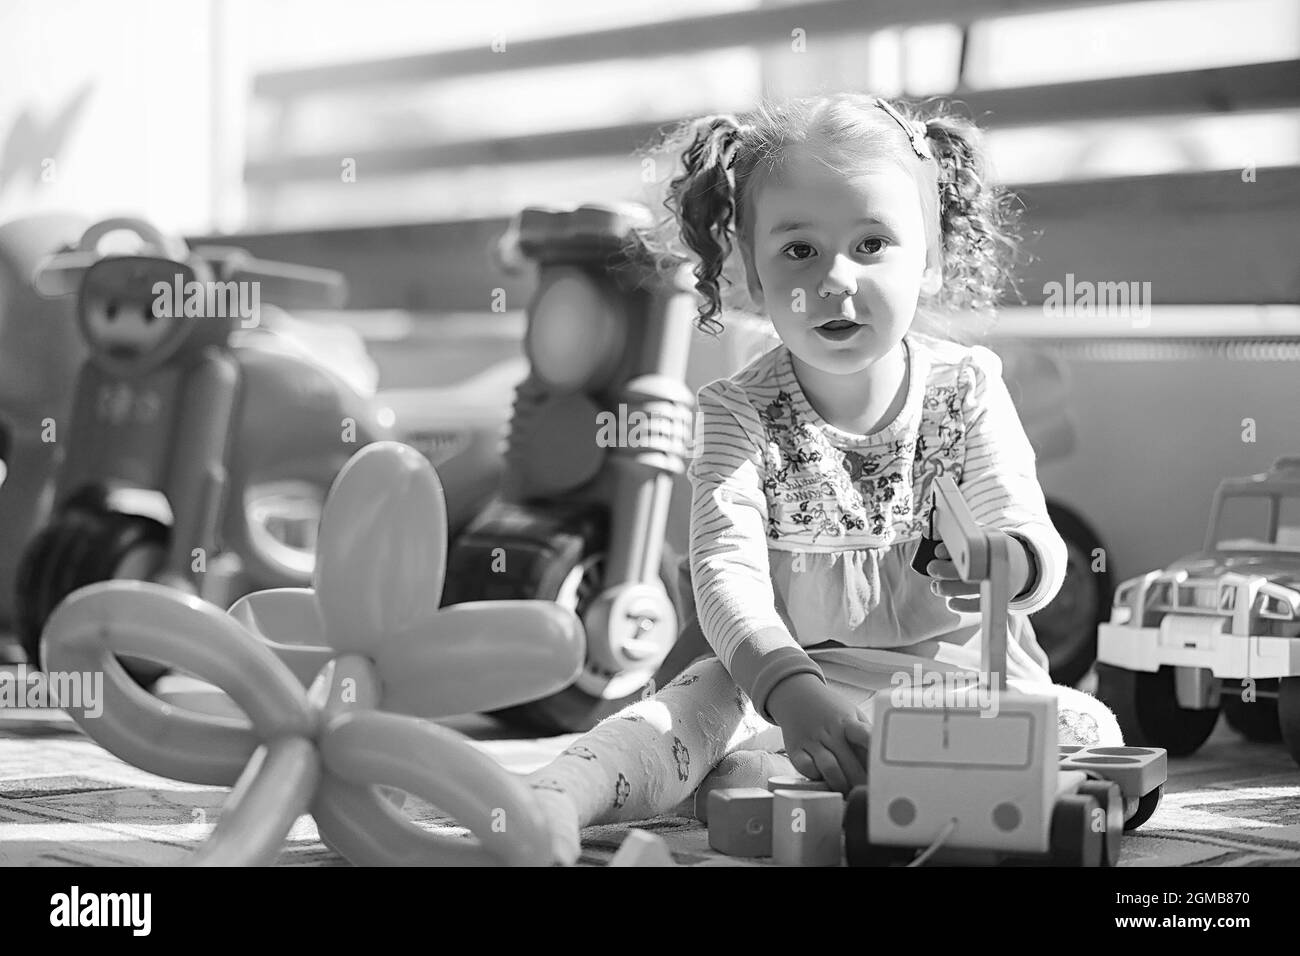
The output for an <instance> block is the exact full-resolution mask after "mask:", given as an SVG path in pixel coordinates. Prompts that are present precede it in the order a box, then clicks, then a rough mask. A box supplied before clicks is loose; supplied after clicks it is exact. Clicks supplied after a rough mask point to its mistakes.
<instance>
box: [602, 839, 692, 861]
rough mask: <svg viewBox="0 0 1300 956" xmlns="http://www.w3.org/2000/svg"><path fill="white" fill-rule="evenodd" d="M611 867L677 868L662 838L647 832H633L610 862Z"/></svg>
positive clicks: (624, 840)
mask: <svg viewBox="0 0 1300 956" xmlns="http://www.w3.org/2000/svg"><path fill="white" fill-rule="evenodd" d="M609 865H610V866H676V865H677V864H676V863H674V862H673V855H672V853H670V852H669V851H668V844H667V843H665V842H664V841H663V838H662V837H657V836H655V835H654V834H653V833H647V832H646V831H645V830H633V831H632V832H631V833H629V834H628V835H627V836H626V837H625V838H624V839H623V845H622V846H620V847H619V848H618V852H617V853H615V854H614V859H612V860H610V861H609Z"/></svg>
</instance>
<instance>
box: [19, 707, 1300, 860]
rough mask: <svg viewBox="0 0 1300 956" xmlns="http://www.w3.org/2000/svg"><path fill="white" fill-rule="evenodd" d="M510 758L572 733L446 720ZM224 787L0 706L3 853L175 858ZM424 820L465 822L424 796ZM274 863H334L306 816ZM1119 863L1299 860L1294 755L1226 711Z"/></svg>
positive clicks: (530, 756)
mask: <svg viewBox="0 0 1300 956" xmlns="http://www.w3.org/2000/svg"><path fill="white" fill-rule="evenodd" d="M445 723H447V724H448V725H449V726H452V727H455V728H456V729H457V730H460V731H462V732H464V733H466V734H467V735H469V736H471V737H472V738H474V740H475V745H476V746H478V747H480V748H482V749H483V750H484V751H485V752H487V753H489V754H491V755H492V756H493V757H494V758H495V759H497V760H498V761H500V762H501V763H502V764H503V765H505V766H507V767H509V768H510V769H511V770H514V771H517V772H527V771H529V770H532V769H534V768H535V767H538V766H540V765H541V764H543V763H545V762H546V761H547V760H548V759H550V757H552V756H553V755H554V754H556V753H558V752H559V751H560V750H562V749H563V748H564V747H566V746H567V745H568V744H569V743H571V742H572V741H573V740H574V739H575V736H576V735H569V736H563V737H553V738H545V739H535V740H517V739H510V738H508V737H506V736H504V734H505V733H506V731H505V729H504V728H503V727H502V726H501V725H500V724H498V723H497V722H495V721H493V720H491V719H489V718H486V717H466V718H458V719H455V720H451V721H446V722H445ZM227 794H228V791H227V790H225V789H224V788H213V787H201V786H194V785H191V784H185V783H179V782H177V781H174V780H168V779H165V778H162V777H157V776H154V775H152V774H148V773H145V772H144V771H142V770H138V769H136V768H134V767H132V766H130V765H129V764H126V763H124V762H123V761H121V760H119V759H117V758H116V757H114V756H112V755H111V754H109V753H108V752H106V751H105V750H103V749H102V748H101V747H99V745H97V744H96V743H94V742H93V741H92V740H90V739H89V738H88V737H86V736H85V735H84V734H83V733H82V732H81V730H80V729H79V728H78V727H77V725H76V724H75V723H73V722H72V720H71V719H70V718H68V717H67V716H66V715H64V714H63V713H62V712H59V711H48V710H6V709H0V865H3V866H166V865H172V864H177V863H180V862H182V861H183V860H184V859H185V857H186V856H187V855H188V854H190V853H191V852H193V850H194V849H195V848H196V847H197V846H198V845H200V844H201V843H202V842H203V840H204V839H205V838H206V837H207V835H208V834H209V833H210V832H211V831H212V828H213V827H214V826H215V824H216V822H217V820H218V819H219V817H220V814H221V806H222V804H223V803H224V801H225V800H226V797H227ZM408 811H409V812H411V814H412V816H413V818H414V819H415V820H417V821H418V822H420V823H421V825H423V826H426V827H430V828H435V827H436V828H445V829H447V830H448V831H449V832H456V833H462V834H463V833H465V831H464V830H463V829H462V828H459V827H457V826H456V825H455V823H454V821H452V820H450V819H448V818H447V817H445V816H443V815H442V814H440V812H439V811H438V810H437V809H436V808H434V807H432V806H429V805H428V804H425V803H423V802H421V801H416V800H412V801H409V802H408ZM636 826H637V827H638V828H640V829H644V830H648V831H650V832H652V833H655V834H657V835H658V836H661V837H663V839H664V840H665V841H666V843H667V844H668V846H669V848H670V849H671V851H672V853H673V857H674V859H675V861H676V862H677V863H678V864H679V865H682V866H770V865H773V864H772V863H771V862H770V860H739V859H733V858H728V857H725V856H723V855H721V854H719V853H716V852H714V851H712V850H710V849H709V846H708V832H707V830H706V829H705V827H703V826H702V825H701V824H699V823H698V822H696V821H695V820H694V819H691V818H687V817H680V816H664V817H659V818H657V819H655V820H651V821H645V822H642V823H639V824H636ZM629 829H630V827H629V826H627V825H618V826H604V827H592V828H590V829H588V830H586V831H585V832H584V834H583V854H582V859H581V861H580V865H585V866H603V865H605V864H607V863H608V862H609V860H610V859H611V858H612V857H613V855H614V853H615V852H616V851H617V850H618V847H619V845H620V843H621V842H622V841H623V839H624V837H625V836H626V835H627V832H628V830H629ZM277 865H279V866H342V865H346V863H345V861H344V860H342V859H341V858H340V857H338V856H337V855H335V854H334V853H333V852H331V851H330V850H328V849H326V848H325V847H324V846H323V845H322V844H321V843H320V841H319V839H318V838H317V834H316V828H315V824H314V823H313V822H312V820H311V818H310V817H306V816H304V817H302V818H300V819H299V820H298V822H297V823H296V824H295V826H294V828H293V830H292V831H291V832H290V833H289V835H288V837H287V839H286V840H285V845H284V849H283V850H282V851H281V853H280V856H279V858H278V860H277ZM1120 865H1121V866H1130V867H1142V866H1300V768H1297V767H1296V765H1295V764H1294V763H1293V762H1292V760H1291V758H1290V756H1289V755H1288V754H1287V753H1286V751H1285V750H1284V749H1283V748H1282V747H1281V745H1267V744H1252V743H1247V742H1245V741H1243V740H1242V739H1241V738H1240V737H1238V736H1237V735H1236V734H1235V733H1234V732H1233V731H1232V730H1230V729H1229V728H1228V727H1227V725H1226V723H1223V722H1221V723H1220V725H1219V727H1218V728H1217V730H1216V731H1215V733H1214V735H1213V736H1212V737H1211V738H1210V740H1209V742H1208V743H1207V744H1206V745H1205V746H1204V747H1203V748H1202V749H1201V750H1200V751H1199V752H1198V753H1196V754H1195V755H1193V756H1192V757H1188V758H1183V759H1179V760H1171V761H1170V764H1169V783H1168V784H1167V786H1166V790H1165V797H1164V800H1163V801H1162V803H1161V805H1160V808H1159V809H1158V810H1157V811H1156V814H1155V816H1154V817H1152V818H1151V820H1149V821H1148V822H1147V823H1146V825H1145V826H1144V827H1143V828H1142V829H1141V830H1139V831H1137V832H1136V833H1133V834H1129V835H1128V836H1127V837H1126V838H1125V843H1124V851H1123V857H1122V858H1121V861H1120Z"/></svg>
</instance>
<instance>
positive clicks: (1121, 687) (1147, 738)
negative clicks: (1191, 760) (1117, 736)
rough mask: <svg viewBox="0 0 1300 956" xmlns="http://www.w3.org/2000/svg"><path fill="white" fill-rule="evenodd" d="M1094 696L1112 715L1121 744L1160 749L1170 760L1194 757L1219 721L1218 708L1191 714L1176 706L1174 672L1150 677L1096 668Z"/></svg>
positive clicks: (1162, 671)
mask: <svg viewBox="0 0 1300 956" xmlns="http://www.w3.org/2000/svg"><path fill="white" fill-rule="evenodd" d="M1097 696H1098V697H1100V698H1101V700H1102V701H1103V702H1104V703H1105V704H1106V705H1107V706H1108V707H1110V708H1111V710H1113V711H1114V712H1115V717H1116V718H1117V719H1118V720H1119V725H1120V729H1121V730H1123V731H1124V740H1125V743H1128V744H1131V745H1135V746H1145V747H1163V748H1164V749H1165V750H1167V751H1169V756H1171V757H1185V756H1187V755H1188V754H1191V753H1195V752H1196V751H1197V750H1198V749H1199V748H1200V746H1201V744H1203V743H1205V741H1206V740H1207V739H1208V738H1209V736H1210V734H1211V733H1213V732H1214V725H1215V724H1216V723H1218V721H1219V708H1218V707H1217V706H1215V707H1207V708H1206V709H1205V710H1191V709H1189V708H1186V707H1180V706H1179V705H1178V697H1177V695H1176V693H1175V691H1174V670H1173V668H1172V667H1162V668H1160V670H1159V671H1157V672H1156V673H1154V674H1151V673H1146V672H1136V671H1130V670H1126V669H1125V668H1122V667H1115V666H1112V665H1109V664H1098V665H1097Z"/></svg>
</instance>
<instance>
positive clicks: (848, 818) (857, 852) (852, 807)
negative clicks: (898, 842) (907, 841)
mask: <svg viewBox="0 0 1300 956" xmlns="http://www.w3.org/2000/svg"><path fill="white" fill-rule="evenodd" d="M869 807H870V801H869V797H868V791H867V788H866V787H854V788H853V789H852V790H850V791H849V799H848V803H847V804H846V805H845V807H844V853H845V857H846V859H847V860H848V864H849V866H891V865H894V864H901V863H907V862H908V861H910V860H911V859H912V858H913V857H915V856H916V851H915V850H912V849H909V848H907V847H901V846H880V845H873V844H872V842H871V837H870V835H869V834H868V833H867V811H868V808H869Z"/></svg>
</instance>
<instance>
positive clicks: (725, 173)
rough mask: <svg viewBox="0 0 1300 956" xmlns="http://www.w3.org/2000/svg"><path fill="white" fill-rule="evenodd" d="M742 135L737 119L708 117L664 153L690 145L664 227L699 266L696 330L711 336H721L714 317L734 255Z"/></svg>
mask: <svg viewBox="0 0 1300 956" xmlns="http://www.w3.org/2000/svg"><path fill="white" fill-rule="evenodd" d="M743 130H744V127H742V126H741V125H740V124H739V123H738V122H737V121H736V119H735V118H734V117H732V116H728V115H725V114H723V115H717V116H706V117H703V118H701V119H697V120H694V121H691V122H688V123H685V124H683V125H682V126H681V127H679V128H678V129H677V130H676V131H675V132H674V133H672V134H670V135H669V137H668V139H667V140H666V141H665V143H664V144H662V145H661V147H660V148H661V149H673V150H674V151H677V149H676V148H675V147H677V148H680V144H681V143H682V142H684V141H689V142H688V144H687V145H686V146H685V148H684V149H680V155H681V161H682V172H681V174H680V175H678V176H676V177H675V178H674V179H672V180H671V181H670V182H669V184H668V190H667V197H666V198H665V199H664V208H665V209H667V210H668V212H669V214H670V217H671V218H670V219H669V220H668V222H667V223H666V224H665V225H667V226H669V227H670V228H671V229H672V230H673V231H674V232H675V233H676V235H677V236H679V237H680V239H681V242H683V243H684V244H685V246H686V249H687V250H689V251H690V252H691V253H693V254H694V257H695V259H696V260H697V261H696V263H695V266H694V268H693V270H692V272H693V273H694V275H695V280H696V281H695V289H696V291H697V292H699V294H700V296H701V297H702V298H703V300H704V301H703V302H701V303H700V306H699V309H698V315H697V317H696V325H697V326H698V327H699V328H700V329H701V330H702V331H705V332H708V333H709V334H710V335H717V334H718V333H719V332H720V331H722V323H721V322H719V321H718V320H717V319H716V318H714V316H716V315H718V314H719V313H720V312H721V311H722V288H721V281H722V273H723V269H724V268H725V267H726V264H727V259H728V257H729V256H730V255H731V250H732V243H733V236H734V229H733V222H734V220H735V218H736V203H735V194H736V188H735V180H734V174H733V173H732V167H733V166H734V165H735V161H736V156H737V153H738V150H739V146H740V144H741V138H742V135H743ZM677 261H679V262H680V261H681V257H680V255H678V257H677Z"/></svg>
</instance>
